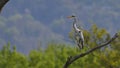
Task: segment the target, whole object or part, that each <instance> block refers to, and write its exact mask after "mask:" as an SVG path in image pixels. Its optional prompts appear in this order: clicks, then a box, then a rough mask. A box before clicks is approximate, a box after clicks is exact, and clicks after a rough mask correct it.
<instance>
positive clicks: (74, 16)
mask: <svg viewBox="0 0 120 68" xmlns="http://www.w3.org/2000/svg"><path fill="white" fill-rule="evenodd" d="M75 17H76V16H74V15H72V16H68V17H67V18H75Z"/></svg>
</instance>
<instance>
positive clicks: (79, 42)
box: [68, 15, 84, 49]
mask: <svg viewBox="0 0 120 68" xmlns="http://www.w3.org/2000/svg"><path fill="white" fill-rule="evenodd" d="M68 18H73V20H74V21H73V29H74V31H75V40H76V41H77V45H78V47H79V48H80V49H83V46H84V36H83V32H82V29H81V28H78V27H77V19H76V16H74V15H72V16H69V17H68ZM77 37H78V39H77Z"/></svg>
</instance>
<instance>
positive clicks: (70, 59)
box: [63, 33, 118, 68]
mask: <svg viewBox="0 0 120 68" xmlns="http://www.w3.org/2000/svg"><path fill="white" fill-rule="evenodd" d="M117 37H118V34H117V33H116V34H115V35H114V36H113V37H112V38H111V39H110V40H109V41H107V42H106V43H104V44H102V45H99V46H96V47H94V48H92V49H90V50H88V51H86V52H85V53H82V54H79V55H76V56H73V57H72V56H70V57H68V59H67V61H66V63H65V65H64V67H63V68H68V66H69V65H70V64H71V63H73V62H74V61H75V60H77V59H79V58H81V57H84V56H86V55H88V54H89V53H92V52H93V51H95V50H97V49H100V48H102V47H104V46H106V45H108V44H109V43H111V42H112V41H114V40H115V39H116V38H117Z"/></svg>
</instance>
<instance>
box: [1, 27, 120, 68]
mask: <svg viewBox="0 0 120 68" xmlns="http://www.w3.org/2000/svg"><path fill="white" fill-rule="evenodd" d="M71 34H72V33H71ZM84 35H85V45H88V46H89V48H87V47H85V48H84V49H82V50H79V49H78V48H76V47H75V46H76V45H75V46H71V45H66V44H54V43H50V44H48V46H47V47H46V48H45V49H39V50H32V51H30V53H29V54H28V55H24V54H21V53H19V52H18V51H17V50H16V47H15V46H14V47H13V48H11V47H10V44H9V43H8V44H7V45H4V47H3V48H2V49H1V50H0V68H62V67H63V65H64V64H65V62H66V60H67V57H68V56H74V55H77V54H80V53H83V52H86V51H87V50H89V49H90V48H93V47H95V46H97V45H99V44H100V43H103V42H105V41H108V40H109V39H110V35H109V33H108V32H107V31H106V30H105V29H103V28H102V29H100V28H98V27H97V26H96V25H93V26H92V28H91V31H90V32H88V31H87V30H84ZM71 36H72V35H71ZM119 45H120V38H117V39H116V40H115V41H113V42H112V43H111V44H110V45H109V46H106V47H104V48H102V49H100V50H97V51H95V52H93V53H91V54H89V55H86V56H84V57H82V58H80V59H78V60H77V61H75V62H74V63H73V64H71V65H70V67H69V68H120V52H119V50H120V46H119Z"/></svg>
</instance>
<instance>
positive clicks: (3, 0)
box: [0, 0, 9, 12]
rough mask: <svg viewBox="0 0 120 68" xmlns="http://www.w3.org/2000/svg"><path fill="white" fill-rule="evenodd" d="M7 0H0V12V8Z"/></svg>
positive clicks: (0, 8)
mask: <svg viewBox="0 0 120 68" xmlns="http://www.w3.org/2000/svg"><path fill="white" fill-rule="evenodd" d="M8 1H9V0H0V12H1V11H2V8H3V7H4V5H5V4H6V3H7V2H8Z"/></svg>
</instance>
